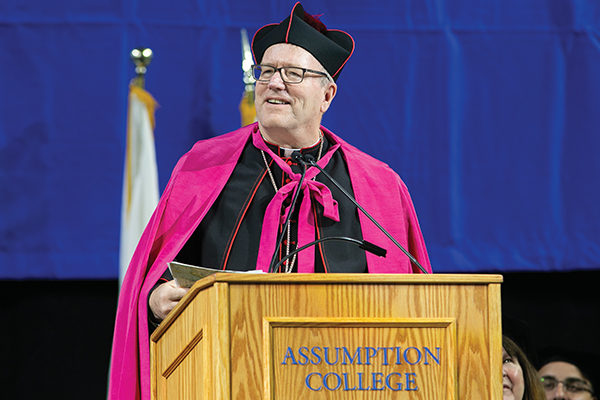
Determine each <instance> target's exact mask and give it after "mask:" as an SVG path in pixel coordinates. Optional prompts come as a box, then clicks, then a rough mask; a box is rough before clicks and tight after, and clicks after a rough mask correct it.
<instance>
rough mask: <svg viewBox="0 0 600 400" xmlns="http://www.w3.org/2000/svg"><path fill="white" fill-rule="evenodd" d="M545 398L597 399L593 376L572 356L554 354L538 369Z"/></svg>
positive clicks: (550, 399) (552, 399)
mask: <svg viewBox="0 0 600 400" xmlns="http://www.w3.org/2000/svg"><path fill="white" fill-rule="evenodd" d="M539 375H540V380H541V382H542V386H543V388H544V391H545V392H546V399H547V400H561V399H568V400H597V399H598V397H597V396H596V395H595V392H594V385H593V382H592V381H593V378H592V377H591V375H590V371H589V370H586V365H585V364H584V363H583V362H578V361H577V360H574V359H573V358H572V357H564V356H554V357H551V358H548V359H546V360H545V361H544V362H543V363H542V366H541V368H540V369H539Z"/></svg>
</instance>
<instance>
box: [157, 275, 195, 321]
mask: <svg viewBox="0 0 600 400" xmlns="http://www.w3.org/2000/svg"><path fill="white" fill-rule="evenodd" d="M188 290H189V289H188V288H182V287H179V286H177V284H176V283H175V281H174V280H173V281H169V282H165V283H163V284H162V285H160V286H159V287H157V288H156V289H155V290H154V291H153V292H152V294H151V295H150V300H149V304H150V310H152V314H154V316H155V317H156V318H157V319H159V320H160V321H162V320H163V319H165V318H166V317H167V314H169V313H170V312H171V310H173V308H175V306H176V305H177V303H178V302H179V300H181V298H182V297H183V296H184V295H185V294H186V293H187V291H188Z"/></svg>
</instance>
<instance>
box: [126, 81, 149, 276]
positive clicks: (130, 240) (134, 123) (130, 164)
mask: <svg viewBox="0 0 600 400" xmlns="http://www.w3.org/2000/svg"><path fill="white" fill-rule="evenodd" d="M155 108H156V100H154V98H153V97H152V96H151V95H150V93H148V92H146V91H145V90H144V89H142V88H139V87H137V86H133V85H131V86H130V88H129V110H128V115H127V148H126V152H125V171H124V175H123V200H122V203H121V207H122V208H121V247H120V254H119V284H120V283H121V282H123V277H124V276H125V272H126V271H127V266H128V265H129V262H130V261H131V256H132V255H133V251H134V250H135V247H136V246H137V243H138V241H139V240H140V237H141V236H142V232H143V231H144V228H145V227H146V225H147V224H148V221H149V220H150V216H151V215H152V212H153V211H154V209H155V208H156V205H157V204H158V172H157V168H156V151H155V146H154V109H155Z"/></svg>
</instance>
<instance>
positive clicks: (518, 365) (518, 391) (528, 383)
mask: <svg viewBox="0 0 600 400" xmlns="http://www.w3.org/2000/svg"><path fill="white" fill-rule="evenodd" d="M502 388H503V399H504V400H545V396H544V390H543V389H542V385H541V383H540V380H539V378H538V375H537V372H536V370H535V368H534V367H533V365H532V364H531V362H530V361H529V359H528V358H527V356H526V355H525V353H524V352H523V350H521V348H520V347H519V346H518V345H517V344H516V343H515V342H514V341H513V340H512V339H510V338H509V337H507V336H503V337H502Z"/></svg>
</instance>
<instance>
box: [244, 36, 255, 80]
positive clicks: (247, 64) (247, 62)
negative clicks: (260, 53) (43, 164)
mask: <svg viewBox="0 0 600 400" xmlns="http://www.w3.org/2000/svg"><path fill="white" fill-rule="evenodd" d="M241 34H242V71H244V78H243V81H244V86H245V91H246V92H254V77H253V76H252V64H254V62H253V61H252V51H251V50H250V43H249V42H248V33H247V32H246V30H245V29H243V28H242V30H241Z"/></svg>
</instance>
